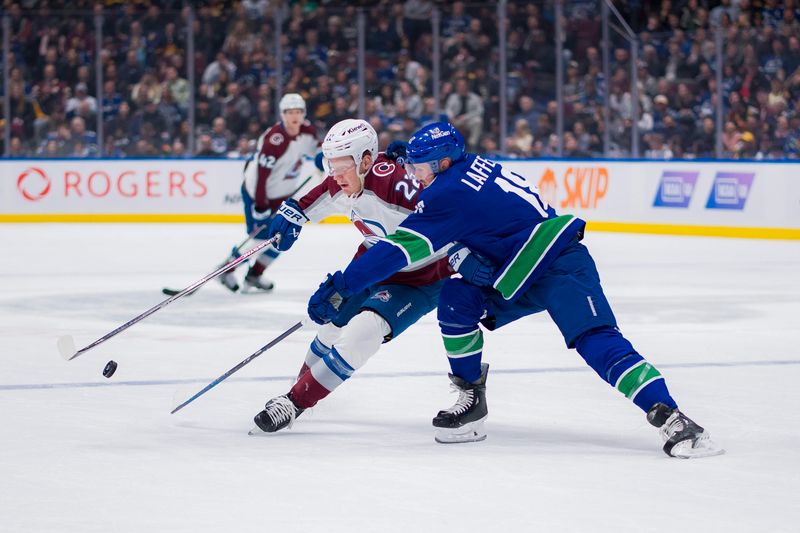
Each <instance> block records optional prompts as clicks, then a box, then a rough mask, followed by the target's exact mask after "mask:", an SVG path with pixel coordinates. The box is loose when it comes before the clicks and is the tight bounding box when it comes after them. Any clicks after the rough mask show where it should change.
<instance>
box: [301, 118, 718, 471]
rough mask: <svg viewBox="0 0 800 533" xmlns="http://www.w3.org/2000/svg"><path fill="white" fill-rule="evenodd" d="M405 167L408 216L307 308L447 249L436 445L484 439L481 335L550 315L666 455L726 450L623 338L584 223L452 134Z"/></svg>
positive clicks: (329, 304)
mask: <svg viewBox="0 0 800 533" xmlns="http://www.w3.org/2000/svg"><path fill="white" fill-rule="evenodd" d="M407 151H408V161H409V162H408V163H407V170H409V171H410V174H411V173H413V175H414V177H415V178H416V179H417V180H418V181H419V182H421V183H422V184H423V186H424V187H425V189H424V191H423V192H422V193H421V194H420V196H419V200H418V202H417V204H416V208H415V211H414V212H413V213H412V214H410V215H409V216H408V218H406V219H405V220H404V221H403V222H402V223H401V224H400V225H399V226H398V227H397V229H396V231H395V232H394V233H393V234H391V235H389V236H388V237H387V238H386V239H385V240H383V241H382V242H379V243H377V244H376V245H374V246H373V247H372V248H370V250H368V251H367V252H366V253H365V254H364V255H362V256H361V257H360V258H358V259H355V260H354V261H352V262H351V263H350V265H349V266H348V267H347V268H346V269H345V270H344V272H341V271H340V272H336V273H334V274H333V275H329V277H328V279H327V280H326V281H325V282H323V283H322V284H321V285H320V288H319V289H318V290H317V292H316V293H314V295H312V297H311V299H310V300H309V311H310V313H313V314H315V315H316V316H322V317H332V316H335V314H336V306H335V305H334V303H336V302H338V301H339V297H344V298H347V297H348V296H349V295H351V294H354V293H358V292H359V291H361V290H363V289H364V288H365V287H367V286H370V285H372V284H373V283H376V282H377V281H380V280H381V279H384V278H386V277H388V276H389V275H390V274H392V273H393V272H395V271H397V270H399V269H401V268H403V267H405V266H406V265H408V264H410V263H411V262H414V261H419V260H420V259H422V258H425V257H427V256H429V255H431V254H433V253H434V251H435V250H438V249H441V248H442V247H444V246H447V245H448V243H454V245H453V246H452V248H451V250H450V254H449V255H450V264H451V266H452V267H453V268H454V269H455V270H456V271H457V272H458V273H459V274H461V277H459V278H455V277H454V278H451V279H449V280H447V281H446V282H445V285H444V287H443V288H442V292H441V296H440V299H439V306H438V319H439V325H440V328H441V332H442V337H443V341H444V347H445V350H446V352H447V355H448V358H449V362H450V367H451V370H452V373H451V374H450V379H451V381H452V382H453V384H454V386H455V387H456V388H457V389H458V390H459V397H458V400H457V401H456V403H455V404H454V405H453V406H452V407H450V408H448V409H445V410H442V411H440V412H439V413H438V414H437V415H436V417H435V418H434V419H433V425H434V427H436V428H437V432H436V440H437V441H438V442H444V443H450V442H470V441H476V440H483V439H484V438H486V433H485V432H484V430H483V422H484V421H485V419H486V417H487V414H488V409H487V405H486V377H487V372H488V365H487V364H485V363H482V362H481V359H482V354H483V331H482V329H481V326H483V327H484V328H485V329H487V330H490V331H491V330H494V329H497V328H500V327H502V326H504V325H506V324H508V323H510V322H513V321H514V320H517V319H519V318H521V317H523V316H527V315H530V314H534V313H538V312H541V311H547V312H548V314H549V315H550V316H551V318H552V319H553V321H554V322H555V323H556V325H557V326H558V328H559V330H560V331H561V333H562V335H563V336H564V341H565V342H566V344H567V346H568V347H569V348H574V349H576V350H577V352H578V353H579V354H580V355H581V357H583V359H584V360H585V361H586V363H587V364H588V365H589V366H590V367H591V368H592V369H593V370H594V371H595V372H596V373H597V374H598V375H599V376H600V377H601V378H603V379H604V380H605V381H606V382H608V383H609V384H610V385H611V386H612V387H614V388H616V389H617V390H619V391H620V392H621V393H622V394H624V395H625V396H626V397H627V398H629V399H630V400H631V401H632V402H633V403H634V404H635V405H636V406H638V407H639V408H641V409H642V410H643V411H644V412H645V413H646V415H647V420H648V421H649V422H650V423H651V424H652V425H654V426H656V427H657V428H659V429H660V433H661V435H662V437H663V439H664V441H665V444H664V448H663V449H664V451H665V452H666V453H667V454H668V455H670V456H673V457H682V458H690V457H703V456H709V455H717V454H719V453H723V450H722V449H721V448H719V447H718V446H717V445H716V444H715V443H714V442H713V441H712V440H711V439H710V437H709V435H708V433H707V432H706V431H705V430H704V429H703V428H702V427H701V426H699V425H698V424H696V423H695V422H693V421H692V420H691V419H689V418H688V417H687V416H686V415H685V414H683V413H682V412H681V411H680V410H679V409H678V406H677V403H676V402H675V400H674V399H673V398H672V396H671V395H670V393H669V391H668V389H667V386H666V383H665V381H664V378H663V376H662V375H661V373H660V372H659V371H658V369H656V368H655V367H654V366H653V365H651V364H650V363H648V362H647V361H646V360H645V359H644V358H643V357H642V356H641V355H640V354H639V353H638V352H637V351H636V350H635V349H634V347H633V346H632V345H631V343H630V342H629V341H628V340H627V339H625V337H623V336H622V334H621V333H620V331H619V329H617V322H616V319H615V318H614V314H613V312H612V310H611V307H610V305H609V303H608V301H607V300H606V297H605V295H604V293H603V290H602V287H601V286H600V278H599V276H598V273H597V269H596V267H595V264H594V261H593V260H592V257H591V256H590V255H589V251H588V250H587V248H586V247H585V246H584V245H583V244H581V243H580V241H581V239H582V237H583V231H584V226H585V223H584V222H583V221H582V220H581V219H579V218H577V217H575V216H573V215H561V216H559V215H558V214H557V213H556V212H555V210H554V209H553V208H552V207H551V206H549V205H548V204H547V203H546V202H545V201H544V200H542V198H541V197H540V196H539V194H538V191H537V189H536V187H535V186H532V185H531V184H529V183H528V181H527V180H526V179H525V178H523V177H522V176H520V175H518V174H516V173H514V172H511V171H510V170H508V169H507V168H504V167H503V166H502V165H501V164H499V163H496V162H494V161H491V160H489V159H485V158H482V157H480V156H478V155H475V154H467V153H465V152H464V140H463V138H462V137H461V134H460V133H459V132H458V131H457V130H456V129H455V128H454V127H453V126H452V125H450V124H448V123H443V122H440V123H433V124H429V125H428V126H425V127H424V128H422V129H421V130H419V131H418V132H416V133H415V134H414V135H413V136H412V137H411V139H410V140H409V143H408V148H407Z"/></svg>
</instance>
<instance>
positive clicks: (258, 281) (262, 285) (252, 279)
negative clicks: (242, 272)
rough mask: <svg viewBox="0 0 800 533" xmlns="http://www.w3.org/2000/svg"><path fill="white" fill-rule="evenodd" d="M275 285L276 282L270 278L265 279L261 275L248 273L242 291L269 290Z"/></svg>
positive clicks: (256, 291)
mask: <svg viewBox="0 0 800 533" xmlns="http://www.w3.org/2000/svg"><path fill="white" fill-rule="evenodd" d="M274 287H275V284H274V283H272V282H271V281H269V280H268V279H264V278H262V277H261V276H253V275H251V274H247V275H246V276H245V277H244V286H243V287H242V292H250V293H259V292H269V291H271V290H272V289H273V288H274Z"/></svg>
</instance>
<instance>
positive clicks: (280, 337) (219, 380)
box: [170, 320, 303, 415]
mask: <svg viewBox="0 0 800 533" xmlns="http://www.w3.org/2000/svg"><path fill="white" fill-rule="evenodd" d="M301 327H303V321H302V320H301V321H300V322H298V323H296V324H295V325H293V326H292V327H290V328H289V329H287V330H286V331H284V332H283V333H281V334H280V335H278V336H277V337H275V338H274V339H272V340H271V341H270V342H269V343H268V344H265V345H264V346H262V347H261V348H259V349H258V351H256V352H255V353H253V354H252V355H250V356H248V357H247V358H246V359H244V360H243V361H242V362H240V363H239V364H237V365H236V366H234V367H233V368H231V369H230V370H228V371H227V372H225V373H224V374H222V375H221V376H220V377H218V378H217V379H215V380H214V381H212V382H211V383H209V384H208V385H206V386H205V387H203V388H202V389H201V390H200V391H199V392H197V393H195V394H194V395H193V396H192V397H190V398H189V399H188V400H186V401H185V402H183V403H182V404H180V405H178V406H177V407H176V408H175V409H173V410H172V411H170V414H173V415H174V414H175V413H177V412H178V411H180V410H181V409H183V408H184V407H186V406H187V405H189V404H190V403H192V402H193V401H195V400H196V399H197V398H199V397H200V396H202V395H203V394H205V393H207V392H208V391H210V390H211V389H213V388H214V387H216V386H217V385H219V384H220V383H222V382H223V381H225V380H226V379H228V378H229V377H230V376H231V375H232V374H234V373H235V372H238V371H239V370H240V369H241V368H242V367H244V366H245V365H247V364H248V363H250V361H252V360H253V359H255V358H256V357H258V356H259V355H261V354H262V353H264V352H266V351H267V350H269V349H270V348H272V347H273V346H275V345H276V344H278V343H279V342H281V341H282V340H283V339H285V338H286V337H288V336H289V335H291V334H292V333H294V332H295V331H297V330H298V329H300V328H301Z"/></svg>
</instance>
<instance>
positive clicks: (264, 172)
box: [253, 128, 285, 213]
mask: <svg viewBox="0 0 800 533" xmlns="http://www.w3.org/2000/svg"><path fill="white" fill-rule="evenodd" d="M271 132H272V129H271V128H270V129H269V130H267V132H266V133H264V134H263V135H262V136H261V140H260V143H259V144H260V145H259V147H258V151H257V152H256V155H255V156H254V161H253V163H255V165H256V173H257V177H256V187H255V197H254V198H253V205H254V208H255V210H256V211H257V212H259V213H265V212H267V211H268V210H269V198H267V182H268V181H269V178H270V176H272V169H274V168H275V163H277V161H278V158H279V157H280V156H281V155H283V154H282V151H283V150H284V149H285V148H283V146H276V145H275V144H273V143H272V142H270V140H269V137H270V135H271Z"/></svg>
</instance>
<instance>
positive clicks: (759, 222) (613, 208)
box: [0, 159, 800, 239]
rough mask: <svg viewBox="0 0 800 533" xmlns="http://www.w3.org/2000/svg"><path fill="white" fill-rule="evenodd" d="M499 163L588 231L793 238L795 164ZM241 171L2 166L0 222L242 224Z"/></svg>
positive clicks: (798, 169)
mask: <svg viewBox="0 0 800 533" xmlns="http://www.w3.org/2000/svg"><path fill="white" fill-rule="evenodd" d="M504 164H505V165H507V166H508V167H509V168H510V169H511V170H513V171H514V172H517V173H519V174H520V175H522V176H525V177H526V178H527V179H528V180H529V181H530V182H531V183H532V184H534V185H536V186H538V187H539V190H540V194H541V197H542V198H543V199H545V200H546V201H547V202H548V203H550V204H551V205H553V206H554V207H555V208H556V210H557V211H559V212H561V213H574V214H576V215H578V216H580V217H582V218H584V219H586V220H587V221H589V226H590V229H591V230H593V231H620V232H634V233H660V234H674V235H713V236H726V237H747V238H774V239H800V163H786V162H738V161H728V160H717V161H712V160H703V161H680V162H677V161H640V160H624V161H620V160H569V161H567V160H508V161H505V162H504ZM242 167H243V161H242V160H205V159H126V160H116V159H115V160H110V159H96V160H74V159H72V160H67V159H64V160H8V161H1V162H0V177H1V179H0V222H232V223H241V222H242V221H243V215H242V211H241V210H242V204H241V201H242V200H241V193H240V191H239V188H240V186H241V180H242ZM329 221H330V222H342V221H345V219H344V218H343V217H339V218H334V219H329Z"/></svg>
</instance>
